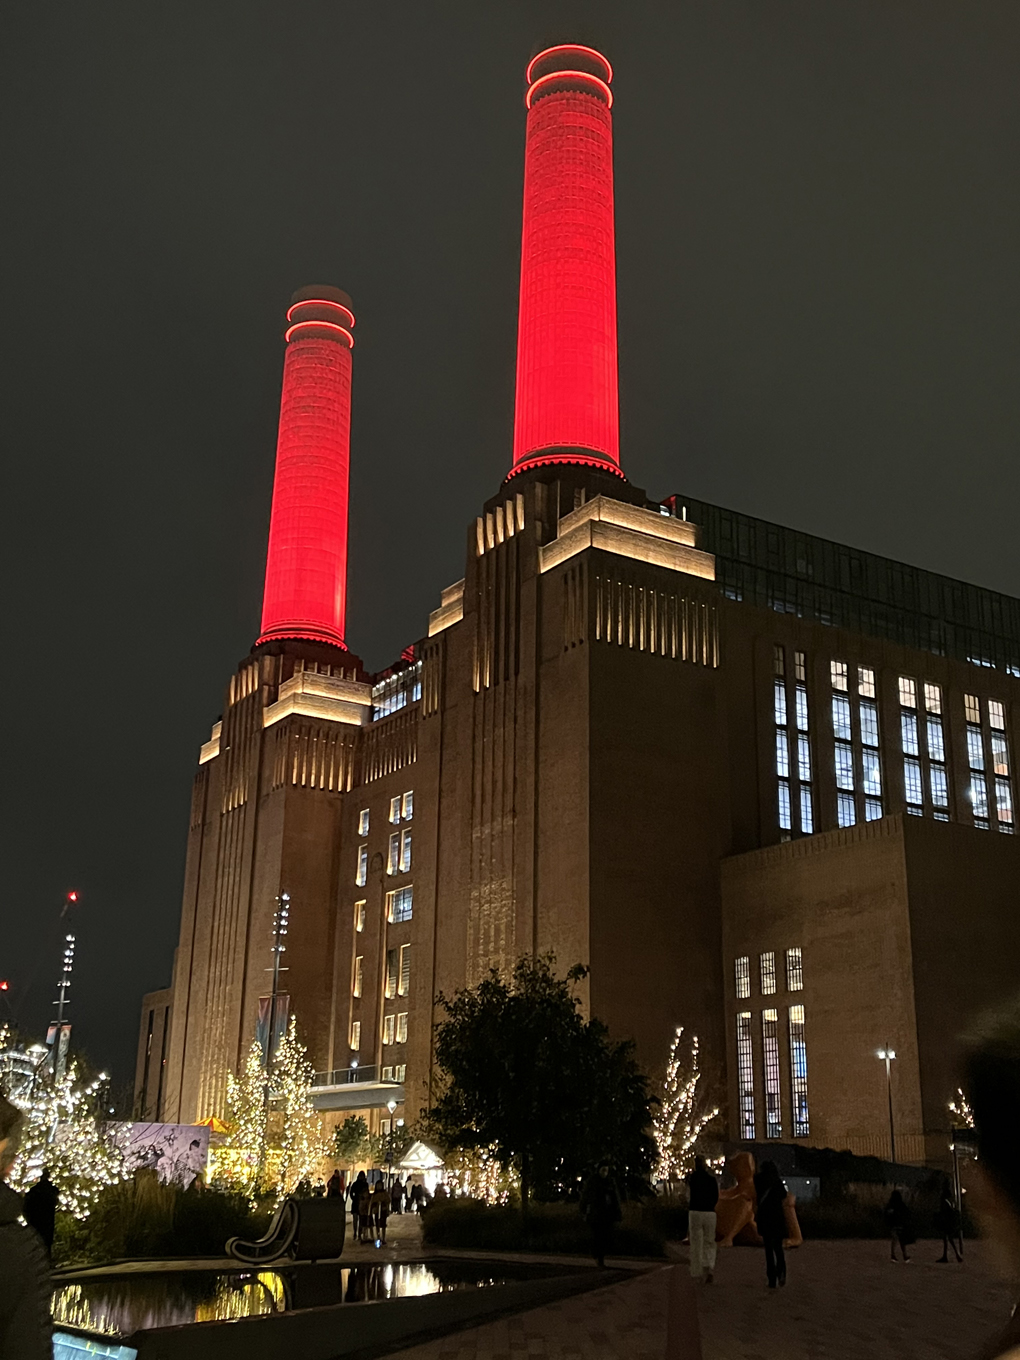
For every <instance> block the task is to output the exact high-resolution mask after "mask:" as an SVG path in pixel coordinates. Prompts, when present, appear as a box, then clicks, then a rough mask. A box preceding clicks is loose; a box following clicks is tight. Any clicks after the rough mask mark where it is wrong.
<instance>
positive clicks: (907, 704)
mask: <svg viewBox="0 0 1020 1360" xmlns="http://www.w3.org/2000/svg"><path fill="white" fill-rule="evenodd" d="M900 704H901V705H902V706H903V707H904V708H916V707H917V686H916V685H915V684H914V682H913V680H909V679H908V678H907V677H906V676H905V675H901V676H900Z"/></svg>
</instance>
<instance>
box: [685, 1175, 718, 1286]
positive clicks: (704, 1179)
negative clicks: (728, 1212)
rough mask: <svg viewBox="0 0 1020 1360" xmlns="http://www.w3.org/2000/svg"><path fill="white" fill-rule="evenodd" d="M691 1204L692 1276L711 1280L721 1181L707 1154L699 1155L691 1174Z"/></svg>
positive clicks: (689, 1222) (689, 1186)
mask: <svg viewBox="0 0 1020 1360" xmlns="http://www.w3.org/2000/svg"><path fill="white" fill-rule="evenodd" d="M687 1189H688V1192H689V1195H690V1204H689V1207H688V1211H687V1236H688V1239H689V1240H690V1244H691V1277H692V1279H695V1280H700V1279H702V1278H704V1281H705V1283H706V1284H711V1283H712V1280H713V1278H714V1276H715V1206H716V1204H717V1203H718V1202H719V1182H718V1181H717V1180H716V1178H715V1177H714V1176H713V1175H712V1173H711V1171H709V1169H708V1163H707V1162H706V1161H705V1159H704V1157H695V1159H694V1170H693V1171H692V1172H691V1174H690V1175H689V1176H688V1177H687Z"/></svg>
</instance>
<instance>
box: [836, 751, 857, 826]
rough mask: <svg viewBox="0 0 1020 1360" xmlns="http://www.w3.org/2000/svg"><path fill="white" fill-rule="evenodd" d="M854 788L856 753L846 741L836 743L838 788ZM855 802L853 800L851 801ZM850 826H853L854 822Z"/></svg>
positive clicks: (850, 790)
mask: <svg viewBox="0 0 1020 1360" xmlns="http://www.w3.org/2000/svg"><path fill="white" fill-rule="evenodd" d="M853 787H854V751H853V747H852V746H850V745H849V744H848V743H847V742H845V741H837V742H836V788H837V789H846V790H848V791H849V792H852V791H853ZM851 801H853V800H851ZM848 825H850V826H853V822H850V823H849V824H848Z"/></svg>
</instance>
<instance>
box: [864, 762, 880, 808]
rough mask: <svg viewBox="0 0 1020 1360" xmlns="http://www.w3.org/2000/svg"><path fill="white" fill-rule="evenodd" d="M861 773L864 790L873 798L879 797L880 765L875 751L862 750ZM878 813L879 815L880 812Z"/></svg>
mask: <svg viewBox="0 0 1020 1360" xmlns="http://www.w3.org/2000/svg"><path fill="white" fill-rule="evenodd" d="M861 774H862V779H861V782H862V784H863V785H864V792H865V793H866V794H869V795H871V796H873V797H875V798H880V797H881V795H882V765H881V762H880V761H879V758H878V752H877V751H864V752H862V755H861ZM879 815H880V816H881V813H880V814H879Z"/></svg>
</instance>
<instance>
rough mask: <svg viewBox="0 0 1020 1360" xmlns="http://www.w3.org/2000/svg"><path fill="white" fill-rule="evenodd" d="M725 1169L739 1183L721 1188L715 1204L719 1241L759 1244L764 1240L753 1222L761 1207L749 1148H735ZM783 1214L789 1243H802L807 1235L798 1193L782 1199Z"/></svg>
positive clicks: (731, 1244)
mask: <svg viewBox="0 0 1020 1360" xmlns="http://www.w3.org/2000/svg"><path fill="white" fill-rule="evenodd" d="M726 1169H727V1171H729V1173H730V1175H731V1176H732V1177H733V1178H734V1180H735V1181H736V1182H737V1183H736V1185H735V1186H733V1188H732V1189H730V1190H720V1192H719V1202H718V1204H717V1205H716V1206H715V1224H716V1226H715V1238H716V1241H717V1242H718V1243H719V1244H720V1246H723V1247H732V1246H733V1245H734V1243H738V1244H739V1245H740V1246H746V1247H760V1246H761V1245H762V1240H761V1237H760V1236H759V1233H758V1229H757V1227H756V1226H755V1222H754V1215H755V1211H756V1209H757V1208H758V1196H757V1195H756V1194H755V1189H754V1171H755V1165H754V1158H753V1157H752V1156H751V1154H750V1153H749V1152H735V1153H734V1154H733V1156H732V1157H731V1158H730V1159H729V1161H728V1162H727V1163H726ZM783 1217H784V1218H785V1220H786V1238H785V1242H786V1245H787V1246H788V1247H799V1246H800V1244H801V1243H802V1242H803V1241H804V1237H803V1234H802V1233H801V1230H800V1223H799V1222H798V1221H797V1197H796V1195H791V1194H787V1196H786V1198H785V1199H784V1200H783Z"/></svg>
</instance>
